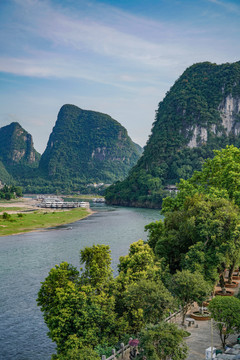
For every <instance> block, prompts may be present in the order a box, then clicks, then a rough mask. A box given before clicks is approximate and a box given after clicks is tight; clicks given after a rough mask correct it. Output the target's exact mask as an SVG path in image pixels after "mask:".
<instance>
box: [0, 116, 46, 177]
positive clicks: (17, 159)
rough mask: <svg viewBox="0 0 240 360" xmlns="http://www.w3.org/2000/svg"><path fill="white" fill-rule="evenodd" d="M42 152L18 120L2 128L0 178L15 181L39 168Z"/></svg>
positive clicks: (0, 131)
mask: <svg viewBox="0 0 240 360" xmlns="http://www.w3.org/2000/svg"><path fill="white" fill-rule="evenodd" d="M39 159H40V154H39V153H38V152H37V151H36V150H35V149H34V147H33V142H32V136H31V135H30V134H28V133H27V131H26V130H24V129H23V128H22V127H21V126H20V125H19V124H18V123H17V122H13V123H11V124H10V125H7V126H3V127H2V128H0V180H1V181H3V182H5V183H8V184H9V183H10V184H11V183H12V184H13V183H14V180H16V179H17V181H18V183H20V181H19V179H22V178H24V177H25V175H26V174H30V173H32V171H33V169H34V168H37V166H38V163H39ZM13 179H14V180H13Z"/></svg>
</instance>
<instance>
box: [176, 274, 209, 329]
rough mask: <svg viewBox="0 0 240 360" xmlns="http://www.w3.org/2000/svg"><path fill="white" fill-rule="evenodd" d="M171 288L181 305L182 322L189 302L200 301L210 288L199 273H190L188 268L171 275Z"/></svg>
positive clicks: (204, 297)
mask: <svg viewBox="0 0 240 360" xmlns="http://www.w3.org/2000/svg"><path fill="white" fill-rule="evenodd" d="M171 288H172V292H173V294H174V295H175V296H176V297H177V299H178V301H179V304H180V305H181V307H182V324H184V320H185V316H186V314H187V311H188V310H189V307H190V305H191V303H193V302H194V301H196V302H198V303H201V302H202V301H203V300H205V299H206V297H207V295H209V294H210V292H211V290H212V287H211V286H210V285H209V284H208V283H207V282H206V281H205V280H204V277H203V276H202V275H201V274H200V273H197V272H195V273H191V272H190V271H189V270H182V271H181V272H180V271H177V272H176V274H174V275H173V278H172V287H171Z"/></svg>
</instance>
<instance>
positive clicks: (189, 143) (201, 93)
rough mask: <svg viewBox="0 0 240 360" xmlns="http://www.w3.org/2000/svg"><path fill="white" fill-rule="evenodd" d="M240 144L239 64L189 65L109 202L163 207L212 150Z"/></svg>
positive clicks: (112, 190)
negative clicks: (169, 193)
mask: <svg viewBox="0 0 240 360" xmlns="http://www.w3.org/2000/svg"><path fill="white" fill-rule="evenodd" d="M228 144H233V145H235V146H237V147H239V145H240V62H236V63H233V64H229V63H227V64H222V65H216V64H211V63H209V62H204V63H199V64H195V65H193V66H191V67H189V68H188V69H187V70H186V71H185V72H184V73H183V74H182V76H180V78H179V79H178V80H177V81H176V82H175V84H174V85H173V86H172V88H171V89H170V91H169V92H168V93H167V94H166V96H165V98H164V99H163V101H161V102H160V103H159V107H158V111H157V113H156V119H155V122H154V123H153V128H152V134H151V136H150V138H149V140H148V143H147V145H146V147H145V148H144V153H143V155H142V157H141V158H140V159H139V161H138V163H137V165H136V166H135V167H134V168H133V169H132V170H131V171H130V173H129V176H128V177H127V179H125V180H124V181H123V182H121V183H117V184H116V185H113V186H111V187H110V188H108V189H107V192H106V198H107V201H108V202H109V203H111V204H118V205H126V206H143V207H157V208H159V207H160V206H161V201H162V198H163V197H164V196H165V195H166V188H167V187H168V185H170V184H175V183H176V182H178V181H179V179H180V178H184V179H186V178H188V177H190V176H191V175H192V173H193V171H194V170H200V169H201V165H202V163H203V161H204V159H206V158H208V157H213V150H214V149H221V148H224V147H225V146H226V145H228Z"/></svg>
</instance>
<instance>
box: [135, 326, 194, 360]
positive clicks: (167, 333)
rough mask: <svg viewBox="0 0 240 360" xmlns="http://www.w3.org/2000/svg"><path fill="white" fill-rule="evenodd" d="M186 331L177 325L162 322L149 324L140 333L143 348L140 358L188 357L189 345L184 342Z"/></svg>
mask: <svg viewBox="0 0 240 360" xmlns="http://www.w3.org/2000/svg"><path fill="white" fill-rule="evenodd" d="M184 336H185V331H183V330H180V329H178V327H177V325H175V324H170V323H160V324H158V325H155V326H153V325H149V326H148V327H147V328H145V329H144V330H142V332H141V333H140V337H139V338H140V346H139V347H140V348H142V349H143V351H142V352H141V354H140V356H138V359H151V360H168V359H170V358H172V359H174V360H184V359H186V358H187V346H186V344H185V343H184V340H183V338H184Z"/></svg>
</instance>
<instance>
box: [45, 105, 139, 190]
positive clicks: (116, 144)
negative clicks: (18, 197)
mask: <svg viewBox="0 0 240 360" xmlns="http://www.w3.org/2000/svg"><path fill="white" fill-rule="evenodd" d="M140 155H141V149H140V148H139V146H138V145H136V144H134V143H133V142H132V140H131V139H130V138H129V136H128V134H127V131H126V129H125V128H124V127H123V126H121V125H120V124H119V123H118V122H117V121H116V120H114V119H112V118H111V117H110V116H109V115H106V114H102V113H99V112H95V111H87V110H82V109H80V108H78V107H77V106H74V105H64V106H63V107H62V108H61V109H60V112H59V114H58V119H57V122H56V125H55V127H54V128H53V132H52V134H51V135H50V137H49V141H48V144H47V148H46V150H45V152H44V153H43V155H42V157H41V160H40V164H39V170H40V171H41V172H42V173H43V174H44V175H45V177H47V178H48V179H51V180H53V179H54V180H57V181H60V182H65V181H69V180H71V182H72V183H74V181H79V180H81V181H82V182H84V183H85V184H86V183H89V182H97V183H99V182H104V183H112V182H113V181H116V180H119V179H123V178H124V177H126V176H127V174H128V171H129V170H130V168H131V167H132V166H133V165H135V164H136V162H137V160H138V158H139V157H140Z"/></svg>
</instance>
